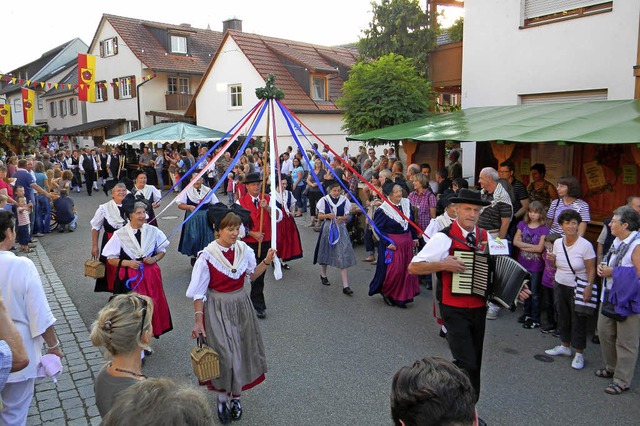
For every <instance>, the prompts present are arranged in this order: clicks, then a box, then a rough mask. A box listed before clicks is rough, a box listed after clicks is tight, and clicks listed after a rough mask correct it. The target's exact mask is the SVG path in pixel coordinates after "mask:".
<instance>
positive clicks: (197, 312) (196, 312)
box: [193, 311, 204, 315]
mask: <svg viewBox="0 0 640 426" xmlns="http://www.w3.org/2000/svg"><path fill="white" fill-rule="evenodd" d="M198 314H202V315H204V312H202V311H195V312H194V313H193V315H198Z"/></svg>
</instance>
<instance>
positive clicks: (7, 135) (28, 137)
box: [0, 124, 45, 154]
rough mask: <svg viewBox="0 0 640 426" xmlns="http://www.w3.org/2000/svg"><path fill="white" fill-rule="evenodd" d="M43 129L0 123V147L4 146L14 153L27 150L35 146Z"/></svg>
mask: <svg viewBox="0 0 640 426" xmlns="http://www.w3.org/2000/svg"><path fill="white" fill-rule="evenodd" d="M44 131H45V129H44V128H42V127H35V126H23V125H11V124H9V125H2V126H0V148H1V147H3V146H4V147H6V148H8V149H10V150H11V151H13V152H14V153H16V154H20V153H22V152H24V151H29V150H31V149H33V148H35V146H36V141H37V140H38V139H39V138H40V136H41V135H42V133H44Z"/></svg>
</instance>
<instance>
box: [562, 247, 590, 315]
mask: <svg viewBox="0 0 640 426" xmlns="http://www.w3.org/2000/svg"><path fill="white" fill-rule="evenodd" d="M562 249H563V250H564V255H565V257H566V258H567V263H568V264H569V268H571V272H573V275H574V276H575V280H576V288H575V291H574V293H573V299H574V310H575V311H576V313H577V314H581V315H585V316H591V315H593V314H594V313H595V312H596V307H597V306H598V289H597V287H596V286H595V284H594V285H593V286H592V287H595V288H592V291H591V298H590V299H589V300H587V301H586V302H585V301H584V291H585V289H586V288H587V286H591V284H589V283H588V282H587V281H586V280H583V279H582V278H580V277H578V276H577V275H576V271H575V270H574V269H573V266H571V261H569V254H568V253H567V248H566V247H565V245H564V241H562Z"/></svg>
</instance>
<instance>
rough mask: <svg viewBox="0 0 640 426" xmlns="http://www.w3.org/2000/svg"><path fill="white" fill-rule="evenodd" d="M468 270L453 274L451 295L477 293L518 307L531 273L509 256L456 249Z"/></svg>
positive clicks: (491, 299) (455, 253) (494, 300)
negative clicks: (518, 301)
mask: <svg viewBox="0 0 640 426" xmlns="http://www.w3.org/2000/svg"><path fill="white" fill-rule="evenodd" d="M453 255H454V256H455V257H456V258H458V259H459V260H460V261H461V262H463V263H464V264H465V268H466V269H465V271H463V272H457V273H453V274H452V280H451V294H453V295H467V296H468V295H474V296H479V297H482V298H485V299H487V300H489V301H491V302H494V303H496V304H499V305H501V306H503V307H505V308H507V309H510V310H512V311H513V310H515V304H516V300H517V299H518V295H519V294H520V291H521V290H522V288H523V287H524V285H525V284H526V283H527V282H528V281H529V279H530V277H531V274H530V273H529V271H527V270H526V269H525V268H524V267H523V266H522V265H520V264H519V263H518V262H517V261H515V260H514V259H512V258H510V257H509V256H491V255H489V254H486V253H479V252H475V251H466V250H454V252H453Z"/></svg>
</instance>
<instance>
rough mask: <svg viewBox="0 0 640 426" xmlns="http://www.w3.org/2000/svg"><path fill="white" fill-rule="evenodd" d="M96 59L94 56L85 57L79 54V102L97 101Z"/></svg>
mask: <svg viewBox="0 0 640 426" xmlns="http://www.w3.org/2000/svg"><path fill="white" fill-rule="evenodd" d="M95 80H96V57H95V56H93V55H85V54H82V53H78V83H80V90H78V100H79V101H87V102H95V101H96V87H95Z"/></svg>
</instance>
